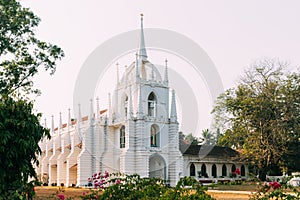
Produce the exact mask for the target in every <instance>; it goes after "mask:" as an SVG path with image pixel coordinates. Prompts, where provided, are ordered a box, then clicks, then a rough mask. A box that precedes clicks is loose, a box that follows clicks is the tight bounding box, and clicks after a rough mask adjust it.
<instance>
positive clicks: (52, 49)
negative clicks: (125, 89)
mask: <svg viewBox="0 0 300 200" xmlns="http://www.w3.org/2000/svg"><path fill="white" fill-rule="evenodd" d="M39 22H40V19H39V18H38V17H37V16H36V15H34V13H32V12H31V11H30V10H29V9H28V8H24V7H22V6H21V5H20V3H19V2H18V1H16V0H0V98H1V99H0V155H1V157H0V163H1V165H0V199H20V196H25V195H26V192H27V193H28V191H27V190H28V186H30V185H29V184H28V178H29V177H34V178H36V173H35V170H34V168H33V165H34V164H38V161H37V157H36V156H37V154H39V153H40V151H41V150H40V148H39V146H38V142H39V141H40V140H41V138H43V137H50V135H49V130H47V129H45V128H44V127H42V126H41V125H40V123H39V120H40V117H41V114H36V113H34V112H33V101H31V100H30V97H29V96H30V95H31V94H39V90H37V89H35V88H34V87H33V80H32V79H33V77H34V76H35V75H36V74H37V73H38V71H39V69H40V68H44V69H45V70H46V71H50V73H51V74H53V73H54V72H55V64H56V60H59V59H61V58H62V57H63V56H64V53H63V51H62V50H61V49H60V48H59V47H58V46H56V45H52V44H49V43H46V42H44V41H41V40H39V39H37V38H36V36H35V33H34V30H35V29H36V27H37V26H38V24H39Z"/></svg>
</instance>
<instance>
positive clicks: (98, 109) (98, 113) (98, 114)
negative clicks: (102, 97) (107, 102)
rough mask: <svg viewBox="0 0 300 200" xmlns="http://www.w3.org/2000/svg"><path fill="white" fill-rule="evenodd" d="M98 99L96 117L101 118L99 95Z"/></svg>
mask: <svg viewBox="0 0 300 200" xmlns="http://www.w3.org/2000/svg"><path fill="white" fill-rule="evenodd" d="M96 101H97V104H96V106H97V108H96V110H97V115H96V117H97V119H100V106H99V97H97V98H96Z"/></svg>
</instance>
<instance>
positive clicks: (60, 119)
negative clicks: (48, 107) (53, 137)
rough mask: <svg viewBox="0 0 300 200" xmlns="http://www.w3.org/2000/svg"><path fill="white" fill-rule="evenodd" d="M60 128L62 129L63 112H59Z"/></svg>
mask: <svg viewBox="0 0 300 200" xmlns="http://www.w3.org/2000/svg"><path fill="white" fill-rule="evenodd" d="M59 129H60V130H61V129H62V118H61V112H59Z"/></svg>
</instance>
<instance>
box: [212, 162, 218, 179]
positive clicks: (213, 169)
mask: <svg viewBox="0 0 300 200" xmlns="http://www.w3.org/2000/svg"><path fill="white" fill-rule="evenodd" d="M211 175H212V176H213V177H214V178H217V166H216V165H215V164H213V165H212V167H211Z"/></svg>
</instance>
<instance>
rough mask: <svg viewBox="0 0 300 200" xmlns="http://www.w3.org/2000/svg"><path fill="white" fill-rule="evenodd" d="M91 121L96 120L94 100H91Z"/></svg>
mask: <svg viewBox="0 0 300 200" xmlns="http://www.w3.org/2000/svg"><path fill="white" fill-rule="evenodd" d="M89 118H90V121H93V120H94V107H93V99H90V117H89Z"/></svg>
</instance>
